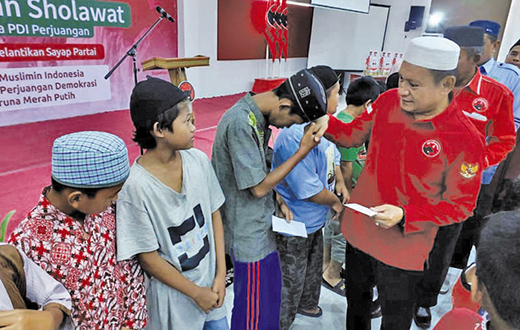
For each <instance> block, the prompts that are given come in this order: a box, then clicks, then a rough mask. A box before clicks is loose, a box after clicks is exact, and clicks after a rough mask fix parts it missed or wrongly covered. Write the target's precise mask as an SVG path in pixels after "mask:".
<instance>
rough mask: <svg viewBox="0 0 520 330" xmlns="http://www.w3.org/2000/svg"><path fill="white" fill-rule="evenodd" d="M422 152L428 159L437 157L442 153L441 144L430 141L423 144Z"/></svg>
mask: <svg viewBox="0 0 520 330" xmlns="http://www.w3.org/2000/svg"><path fill="white" fill-rule="evenodd" d="M422 151H423V153H424V154H425V155H426V156H428V157H435V156H437V155H438V154H440V153H441V144H440V143H439V142H438V141H436V140H428V141H426V142H424V143H423V145H422Z"/></svg>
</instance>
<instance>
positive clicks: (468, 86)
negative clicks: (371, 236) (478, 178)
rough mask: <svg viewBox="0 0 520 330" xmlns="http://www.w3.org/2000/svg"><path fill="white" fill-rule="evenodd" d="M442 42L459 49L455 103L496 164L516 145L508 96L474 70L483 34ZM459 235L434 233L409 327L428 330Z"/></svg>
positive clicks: (474, 30) (474, 31)
mask: <svg viewBox="0 0 520 330" xmlns="http://www.w3.org/2000/svg"><path fill="white" fill-rule="evenodd" d="M444 37H445V38H447V39H449V40H452V41H453V42H455V43H456V44H457V45H459V47H460V48H461V50H460V57H459V63H458V66H457V81H456V83H455V93H456V95H455V101H456V102H457V103H458V105H459V107H460V109H461V110H462V112H463V113H464V114H465V115H466V116H467V117H468V118H469V119H470V120H471V122H472V123H473V125H475V127H476V128H477V129H478V130H479V132H480V133H482V135H483V137H485V138H486V161H487V163H488V165H495V164H498V163H499V162H500V161H501V160H502V159H504V158H505V157H506V155H507V154H508V153H509V152H510V151H511V150H512V149H513V147H514V145H515V137H516V133H515V124H514V119H513V93H511V91H510V90H509V89H508V88H507V87H505V86H504V85H502V84H500V83H499V82H497V81H496V80H494V79H491V78H489V77H487V76H484V75H482V74H481V73H480V71H479V70H478V66H477V63H478V62H479V61H480V54H481V53H482V47H483V45H484V42H483V39H484V30H482V29H481V28H478V27H473V26H454V27H449V28H447V29H446V31H444ZM493 172H494V170H493ZM484 173H486V172H484ZM484 175H485V174H484ZM491 175H492V174H491ZM483 183H484V182H483ZM466 225H467V223H465V224H464V228H466ZM478 229H480V228H478ZM461 230H462V223H455V224H452V225H449V226H444V227H441V228H440V229H439V231H438V233H437V236H436V238H435V242H434V245H433V249H432V250H431V252H430V258H429V264H428V267H427V268H426V269H425V271H424V276H423V278H422V280H421V282H420V283H419V285H418V286H417V301H416V306H415V308H414V321H415V324H416V325H417V326H418V327H421V328H429V327H430V324H431V312H430V307H433V306H435V305H436V304H437V296H438V294H439V292H440V290H441V287H442V284H443V282H444V279H445V278H446V274H447V273H448V269H449V266H450V262H451V257H452V255H453V251H454V249H455V245H456V243H457V239H458V237H459V234H460V232H461ZM479 231H480V230H479Z"/></svg>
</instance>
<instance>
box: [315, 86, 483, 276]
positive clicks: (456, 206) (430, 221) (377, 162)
mask: <svg viewBox="0 0 520 330" xmlns="http://www.w3.org/2000/svg"><path fill="white" fill-rule="evenodd" d="M325 136H326V137H327V138H329V139H331V140H333V141H336V142H337V143H338V144H339V145H341V146H343V147H346V148H351V147H359V146H360V145H362V144H363V143H364V142H365V141H366V140H368V139H369V138H370V144H369V148H368V153H367V161H366V164H365V168H364V169H363V172H362V173H361V176H360V178H359V181H358V183H357V185H356V189H354V191H353V193H352V196H351V199H350V202H352V203H358V204H361V205H364V206H367V207H372V206H377V205H381V204H392V205H396V206H400V207H402V208H403V209H404V213H405V225H404V229H403V228H401V227H400V226H394V227H392V228H389V229H383V228H381V227H377V226H376V225H375V224H374V220H373V219H372V218H369V217H367V216H365V215H363V214H360V213H356V212H354V211H351V210H350V209H346V210H345V212H344V213H343V219H342V225H341V227H342V231H343V235H344V236H345V237H346V239H347V240H348V241H349V243H350V244H352V245H353V246H354V247H356V248H358V249H360V250H362V251H364V252H365V253H367V254H369V255H371V256H373V257H374V258H376V259H378V260H380V261H381V262H383V263H385V264H388V265H390V266H393V267H398V268H401V269H407V270H423V267H424V261H425V260H426V259H427V257H428V254H429V252H430V250H431V248H432V246H433V240H434V238H435V235H436V233H437V228H438V226H442V225H449V224H452V223H456V222H461V221H463V220H465V219H467V218H468V217H469V216H470V215H471V214H472V211H473V209H474V208H475V203H476V199H477V194H478V191H479V187H480V178H481V175H482V168H483V165H484V162H485V160H484V157H485V151H484V143H483V141H484V139H483V137H482V135H481V134H480V133H479V132H478V131H477V130H476V128H475V127H474V126H473V125H472V124H471V122H470V121H469V119H468V118H467V117H466V116H465V115H464V114H463V113H462V111H461V110H460V108H459V107H458V106H457V104H456V103H455V102H452V103H451V104H450V106H448V107H447V108H446V110H445V111H443V112H442V113H440V114H439V115H437V116H435V117H434V118H432V119H430V120H427V121H417V120H415V119H414V117H413V116H412V115H410V114H409V113H407V112H405V111H403V110H401V107H400V99H399V96H398V94H397V90H391V91H388V92H386V93H384V94H382V95H381V96H379V98H378V99H377V101H376V102H374V104H372V106H371V107H369V108H368V109H367V111H365V112H364V113H363V114H362V115H360V116H358V117H357V118H355V119H354V120H353V121H352V122H351V123H349V124H346V123H343V122H341V121H340V120H338V119H336V118H334V117H332V116H331V117H330V120H329V127H328V129H327V132H326V135H325Z"/></svg>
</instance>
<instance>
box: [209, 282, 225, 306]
mask: <svg viewBox="0 0 520 330" xmlns="http://www.w3.org/2000/svg"><path fill="white" fill-rule="evenodd" d="M211 290H212V291H213V292H215V293H216V294H217V295H218V300H217V306H216V307H215V308H220V307H222V305H223V304H224V297H225V296H226V274H224V276H218V275H217V276H216V277H215V281H213V285H212V286H211Z"/></svg>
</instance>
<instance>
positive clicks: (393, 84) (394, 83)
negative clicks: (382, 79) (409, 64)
mask: <svg viewBox="0 0 520 330" xmlns="http://www.w3.org/2000/svg"><path fill="white" fill-rule="evenodd" d="M397 87H399V72H394V73H392V74H391V75H389V76H388V77H387V78H386V90H390V89H394V88H397Z"/></svg>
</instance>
